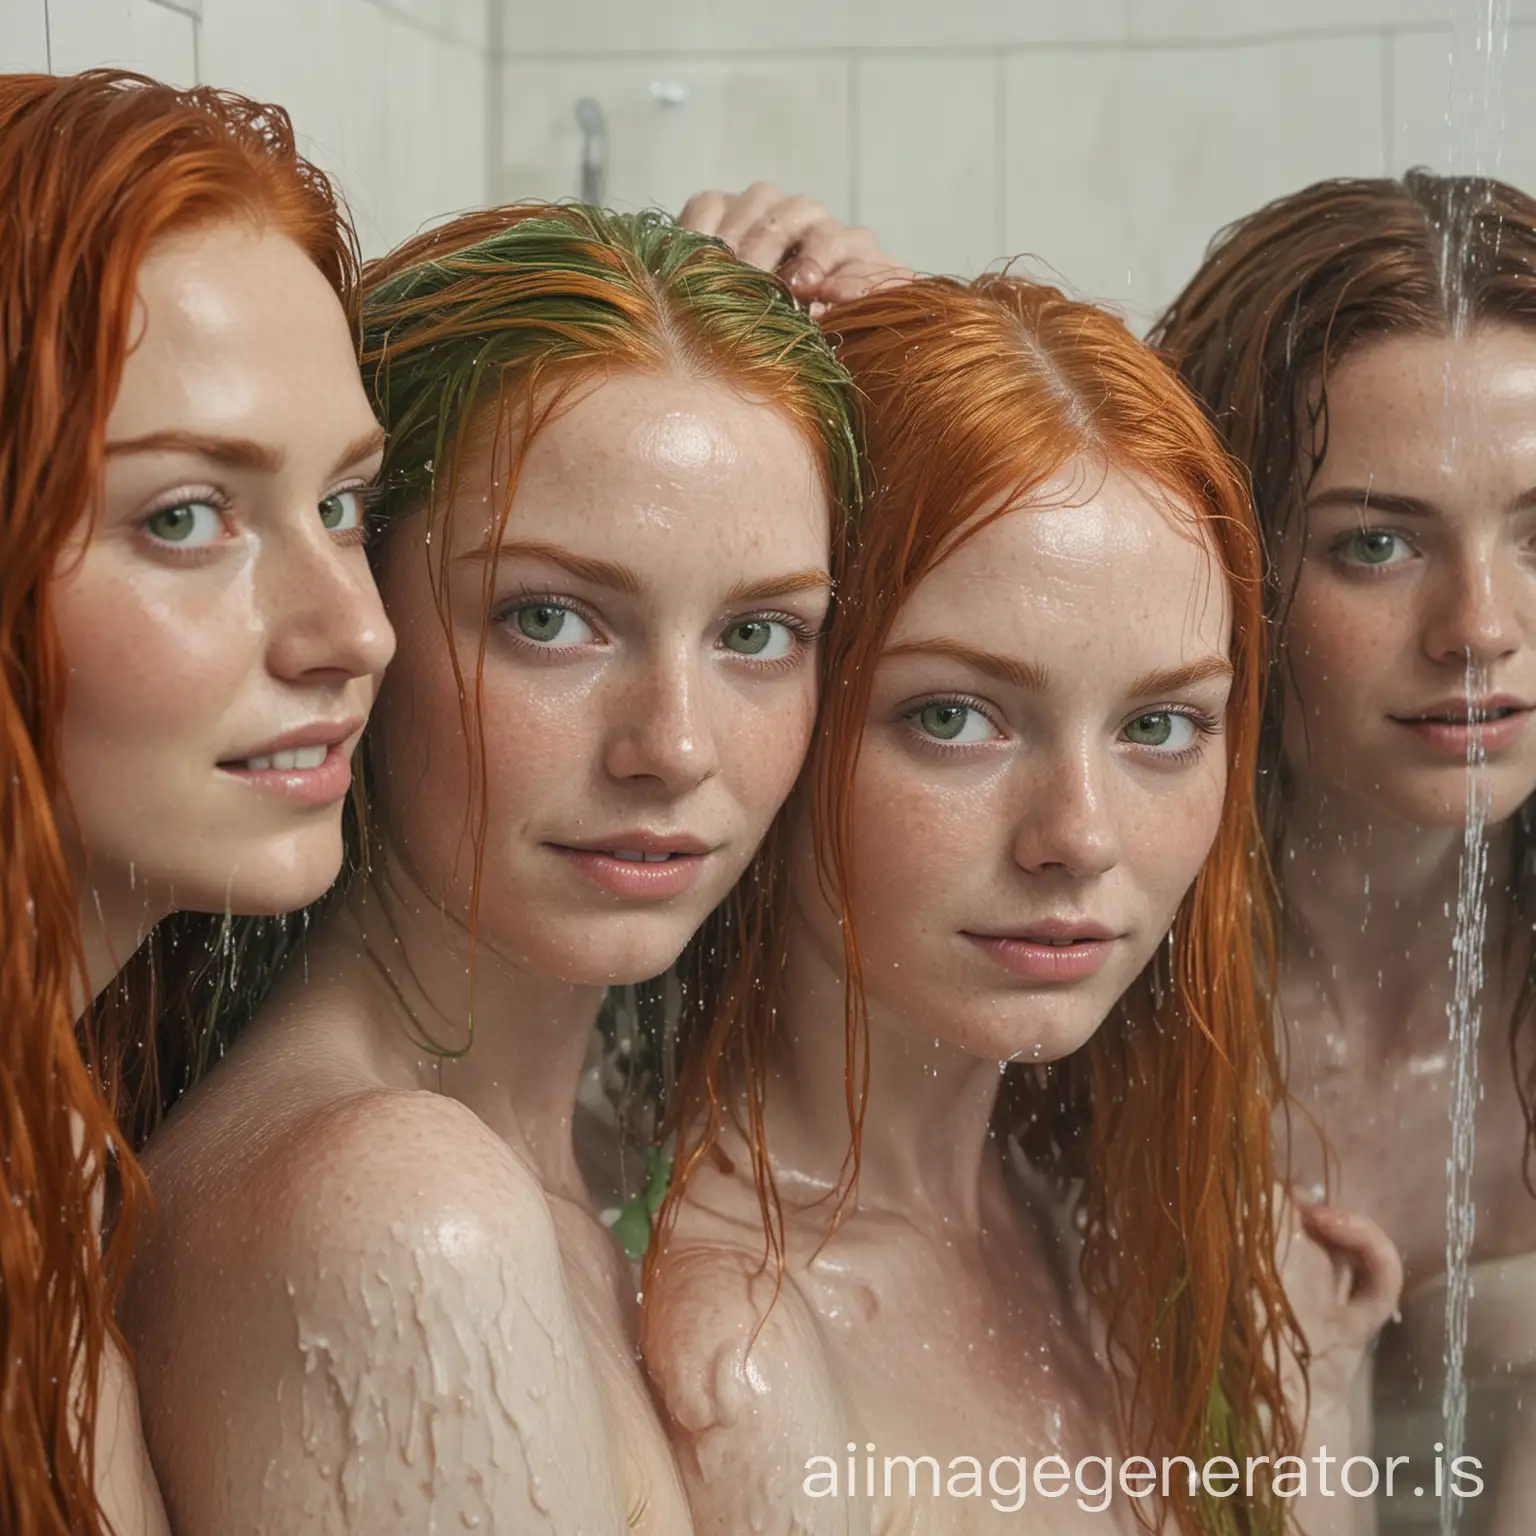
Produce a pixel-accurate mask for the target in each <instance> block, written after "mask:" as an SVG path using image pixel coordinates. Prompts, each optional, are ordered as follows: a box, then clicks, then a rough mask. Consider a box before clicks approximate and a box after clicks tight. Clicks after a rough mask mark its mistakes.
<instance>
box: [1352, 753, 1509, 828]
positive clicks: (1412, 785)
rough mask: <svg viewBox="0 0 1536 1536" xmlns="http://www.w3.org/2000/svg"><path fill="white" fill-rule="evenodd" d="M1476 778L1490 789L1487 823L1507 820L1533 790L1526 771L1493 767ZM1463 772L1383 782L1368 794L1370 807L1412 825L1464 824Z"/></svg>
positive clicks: (1443, 771) (1456, 769)
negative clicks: (1372, 792) (1373, 791)
mask: <svg viewBox="0 0 1536 1536" xmlns="http://www.w3.org/2000/svg"><path fill="white" fill-rule="evenodd" d="M1479 777H1480V778H1481V779H1482V782H1483V785H1484V786H1485V789H1484V793H1485V794H1487V793H1488V792H1489V791H1491V800H1490V802H1489V805H1488V825H1490V826H1497V825H1498V824H1499V823H1500V822H1503V821H1508V820H1509V818H1510V817H1511V816H1513V815H1514V814H1515V813H1516V812H1517V811H1518V810H1519V809H1520V807H1521V806H1522V805H1524V804H1525V802H1526V801H1527V800H1528V799H1530V798H1531V796H1532V794H1533V793H1536V784H1533V783H1532V782H1531V778H1530V776H1529V774H1527V773H1523V772H1517V771H1516V770H1514V769H1504V768H1497V767H1496V768H1493V769H1491V770H1489V771H1487V772H1485V773H1483V774H1480V775H1479ZM1467 788H1468V785H1467V773H1466V770H1465V769H1464V768H1461V767H1454V768H1445V769H1439V770H1435V771H1433V772H1429V773H1420V774H1414V775H1412V776H1411V777H1404V778H1399V779H1396V780H1395V781H1392V780H1388V781H1386V782H1383V783H1382V785H1381V786H1380V788H1378V789H1377V790H1376V791H1375V793H1374V794H1372V795H1371V796H1369V797H1368V802H1367V803H1368V804H1369V806H1370V808H1371V809H1372V810H1375V811H1377V812H1385V813H1386V814H1387V815H1389V816H1392V817H1395V818H1396V819H1398V820H1400V821H1406V822H1408V823H1410V824H1411V825H1413V826H1419V827H1426V828H1428V827H1434V828H1452V827H1456V828H1459V827H1465V826H1466V824H1467Z"/></svg>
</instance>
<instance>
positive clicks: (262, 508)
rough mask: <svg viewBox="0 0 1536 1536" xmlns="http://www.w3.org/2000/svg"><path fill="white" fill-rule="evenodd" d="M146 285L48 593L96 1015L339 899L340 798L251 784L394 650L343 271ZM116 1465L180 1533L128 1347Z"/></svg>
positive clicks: (102, 1474)
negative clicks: (148, 1437) (168, 921)
mask: <svg viewBox="0 0 1536 1536" xmlns="http://www.w3.org/2000/svg"><path fill="white" fill-rule="evenodd" d="M137 293H138V304H137V307H136V311H135V333H134V340H135V342H136V345H135V346H134V348H133V350H132V351H131V352H130V354H129V356H128V359H127V362H126V364H125V367H124V370H123V376H122V381H121V384H120V386H119V391H118V396H117V399H116V401H115V403H114V405H113V408H112V411H111V413H110V415H109V418H108V422H107V432H106V447H107V464H106V471H105V477H104V482H103V485H102V490H101V496H100V501H99V504H98V505H97V506H96V507H95V508H94V509H93V518H92V520H91V521H90V522H89V523H88V524H86V525H85V526H83V527H82V530H81V534H80V536H79V538H78V539H77V540H76V541H75V543H74V545H73V546H72V547H71V548H70V549H69V550H68V552H67V553H66V555H65V557H64V559H63V560H62V561H61V563H60V566H59V569H58V572H57V574H56V576H55V580H54V587H53V592H52V598H53V602H54V605H55V606H54V613H55V622H56V624H57V626H58V632H59V638H60V641H61V644H62V646H63V650H64V655H65V658H66V662H67V665H68V669H69V674H68V691H67V694H66V704H65V711H64V717H63V721H62V740H63V754H64V766H65V784H66V787H67V790H68V793H69V802H70V808H71V810H72V813H73V814H72V816H71V817H62V818H61V834H62V836H63V838H64V843H65V849H66V852H67V854H68V857H69V860H70V864H71V867H72V869H73V870H74V871H75V876H76V883H77V889H78V895H79V913H80V927H81V936H82V940H83V947H84V951H85V958H86V967H87V973H86V975H85V977H84V978H83V986H82V989H81V997H80V1000H79V1001H80V1005H81V1006H82V1007H83V1005H84V1001H85V997H86V996H87V995H96V994H99V993H100V992H101V991H102V990H103V989H104V988H105V987H106V986H107V985H108V983H109V982H110V981H111V980H112V979H113V977H114V976H115V975H116V974H117V972H118V970H119V968H120V967H121V965H122V964H123V962H124V961H126V960H127V959H128V957H129V956H130V955H131V954H132V953H133V951H134V950H135V949H136V948H138V946H139V944H140V943H141V942H142V941H143V939H144V937H145V936H146V935H147V934H148V932H149V930H150V929H151V928H152V927H153V926H154V924H155V923H157V922H159V921H160V919H161V918H163V917H165V916H167V915H168V914H169V913H171V912H172V911H174V910H177V909H193V910H213V911H224V910H232V911H235V912H277V911H284V910H287V909H288V908H290V907H293V906H297V905H300V904H302V903H304V902H306V901H309V900H312V899H314V897H315V896H316V895H318V894H320V893H321V892H323V891H324V890H325V888H326V886H327V885H328V884H329V883H330V882H331V880H333V879H334V878H335V873H336V870H337V868H338V867H339V864H340V857H341V832H340V814H341V796H340V795H339V794H338V795H336V796H334V797H331V798H329V799H324V798H319V797H317V796H316V795H315V794H313V793H310V792H309V791H308V788H307V786H306V782H305V781H307V780H312V779H313V778H314V777H315V776H314V775H313V774H306V773H304V772H295V773H293V774H291V775H288V777H289V778H290V779H292V780H294V781H296V782H297V785H298V787H299V788H300V789H301V791H303V793H302V795H301V797H296V796H295V795H294V794H293V793H292V788H293V786H290V787H289V789H288V790H283V789H274V788H272V787H271V786H270V785H263V784H260V783H257V782H253V781H252V778H251V776H250V775H249V774H247V773H244V772H243V771H242V768H241V765H240V762H239V760H240V759H243V758H246V757H248V756H249V755H250V754H251V753H252V752H253V751H255V750H257V749H258V748H259V747H261V746H263V745H265V744H267V743H268V742H269V741H270V740H271V739H273V738H276V737H278V736H280V735H282V734H284V733H287V732H291V731H293V730H294V729H296V728H303V727H312V726H314V725H316V724H317V723H320V724H321V725H322V726H323V725H328V724H332V723H334V722H337V721H342V722H346V721H350V720H355V721H356V728H357V729H359V730H360V728H361V723H362V720H363V718H365V717H366V715H367V712H368V707H369V705H370V704H371V702H372V698H373V693H374V688H375V685H376V682H377V674H378V673H379V672H381V671H382V669H383V667H384V665H385V664H386V663H387V661H388V660H389V656H390V654H391V652H392V650H393V646H394V637H393V634H392V632H391V630H390V628H389V625H388V622H387V621H386V620H385V618H384V613H383V609H382V607H381V605H380V603H379V598H378V593H377V591H376V590H375V588H374V584H373V580H372V578H371V576H370V575H369V573H368V569H367V564H366V561H365V560H364V558H363V554H362V550H361V548H360V546H359V541H358V539H357V537H356V536H355V535H353V536H351V537H349V535H348V530H349V529H352V528H355V527H356V525H357V523H358V521H359V519H360V514H361V501H360V493H361V490H362V488H363V487H364V486H366V484H367V483H368V481H369V480H370V479H371V477H372V476H373V474H374V473H375V471H376V470H377V467H378V459H379V450H380V446H381V438H380V434H379V431H378V427H377V424H376V423H375V422H374V420H373V416H372V413H371V411H370V410H369V407H368V402H367V399H366V397H365V396H364V394H363V392H362V387H361V384H360V383H359V381H358V377H357V365H356V360H355V356H354V354H353V351H352V348H351V343H350V338H349V336H348V331H347V324H346V319H345V317H344V315H343V314H342V310H341V306H340V304H339V303H338V302H337V300H336V297H335V295H334V294H333V293H332V292H331V290H330V288H329V287H328V286H327V284H326V282H325V280H324V278H323V277H322V276H321V275H320V273H319V272H318V271H317V270H316V269H315V268H314V266H313V265H312V263H311V262H310V261H309V260H308V258H307V257H305V256H304V254H303V253H302V252H301V251H300V250H299V249H298V248H297V247H296V246H295V245H294V244H293V243H292V242H291V241H289V240H287V239H285V238H283V237H281V236H278V235H274V234H258V233H257V232H256V231H254V230H252V229H250V228H247V227H245V226H239V225H228V226H226V225H215V226H210V227H208V228H205V229H199V230H194V231H190V232H188V233H185V234H181V235H177V236H175V237H171V238H166V239H164V240H162V241H161V242H159V243H158V244H157V245H155V246H153V247H152V248H151V249H150V251H149V253H148V254H147V255H146V257H145V259H144V261H143V263H142V264H141V266H140V268H139V272H138V276H137ZM341 739H343V738H340V737H339V738H338V740H341ZM97 1209H98V1223H99V1220H100V1204H99V1201H98V1208H97ZM96 1457H97V1478H98V1489H97V1491H98V1495H99V1497H100V1499H101V1502H102V1508H103V1511H104V1513H105V1514H106V1516H107V1518H108V1520H109V1521H110V1522H111V1526H112V1529H113V1530H115V1531H116V1532H117V1533H118V1536H161V1533H164V1532H166V1531H167V1530H168V1526H167V1523H166V1514H165V1508H164V1505H163V1503H162V1500H161V1496H160V1491H159V1489H158V1487H157V1485H156V1481H155V1476H154V1473H153V1472H152V1470H151V1468H150V1463H149V1458H148V1455H147V1454H146V1450H145V1444H144V1436H143V1433H142V1431H141V1428H140V1414H139V1402H138V1398H137V1396H136V1393H135V1390H134V1379H133V1372H132V1369H131V1368H130V1366H129V1364H128V1362H127V1360H126V1359H125V1358H124V1357H123V1355H122V1354H121V1353H120V1352H119V1351H118V1350H117V1349H116V1348H115V1347H112V1346H110V1345H109V1350H108V1355H107V1358H106V1361H105V1365H104V1369H103V1378H102V1383H101V1397H100V1410H99V1417H98V1421H97V1436H96Z"/></svg>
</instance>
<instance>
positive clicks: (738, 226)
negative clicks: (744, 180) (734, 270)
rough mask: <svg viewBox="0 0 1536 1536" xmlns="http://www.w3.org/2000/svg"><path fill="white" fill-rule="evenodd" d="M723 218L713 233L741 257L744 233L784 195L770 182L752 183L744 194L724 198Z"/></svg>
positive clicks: (739, 193) (780, 201)
mask: <svg viewBox="0 0 1536 1536" xmlns="http://www.w3.org/2000/svg"><path fill="white" fill-rule="evenodd" d="M725 201H726V209H725V216H724V217H723V218H722V219H721V220H720V228H719V229H717V230H716V231H715V233H716V234H717V235H719V236H720V238H721V239H722V240H724V241H725V243H726V244H727V245H728V246H730V248H731V249H732V250H733V251H735V252H736V254H737V255H738V256H740V255H741V243H742V241H743V239H744V238H745V237H746V233H747V231H748V230H749V229H751V228H752V226H753V225H754V224H756V223H757V221H758V220H759V219H760V218H762V216H763V215H764V214H765V213H767V212H768V210H769V209H770V208H772V207H773V205H774V204H775V203H782V202H783V201H784V194H783V192H781V191H780V190H779V188H778V187H776V186H774V184H773V183H772V182H771V181H754V182H753V183H752V185H751V186H750V187H748V188H747V190H746V191H745V192H738V193H737V194H736V196H735V197H728V198H726V200H725ZM743 259H745V258H743Z"/></svg>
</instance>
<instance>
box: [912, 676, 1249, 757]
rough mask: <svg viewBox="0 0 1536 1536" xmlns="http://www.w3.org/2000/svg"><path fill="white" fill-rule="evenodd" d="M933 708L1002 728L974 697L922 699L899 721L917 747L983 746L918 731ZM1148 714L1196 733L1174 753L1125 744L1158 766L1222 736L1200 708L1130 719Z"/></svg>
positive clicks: (1167, 709) (1167, 707)
mask: <svg viewBox="0 0 1536 1536" xmlns="http://www.w3.org/2000/svg"><path fill="white" fill-rule="evenodd" d="M935 705H938V706H939V707H940V708H949V709H973V710H975V711H976V713H977V714H978V715H981V716H982V717H983V718H984V719H986V720H987V721H988V722H989V723H990V724H991V726H992V728H993V729H994V730H998V731H1001V730H1003V729H1004V727H1003V725H1002V724H1001V722H999V720H998V719H997V717H996V716H995V715H994V714H993V713H992V711H991V710H990V709H988V708H987V706H986V705H985V704H984V703H983V702H982V701H981V700H980V699H977V698H972V697H971V696H969V695H967V694H958V693H957V694H950V695H947V696H945V697H942V698H932V699H924V700H923V701H922V702H921V703H920V704H914V705H913V706H912V707H911V708H910V709H905V710H903V711H902V719H904V720H905V721H907V722H908V725H909V728H910V730H911V733H912V735H913V737H914V738H915V739H916V740H917V742H918V744H919V745H921V746H923V747H926V748H929V749H930V750H932V751H935V752H941V753H944V754H945V755H948V754H950V753H953V752H969V751H974V750H975V749H976V748H977V747H979V746H983V745H985V743H983V742H978V741H972V742H958V743H956V742H947V741H940V740H939V739H938V738H937V737H934V736H930V735H929V734H928V733H927V732H926V731H924V730H920V729H919V728H918V725H917V717H918V716H919V715H920V714H922V712H923V711H924V710H925V709H932V708H933V707H934V706H935ZM1147 715H1178V716H1180V717H1181V718H1182V719H1185V720H1188V721H1189V722H1190V724H1191V725H1193V726H1194V728H1195V730H1196V732H1197V733H1198V734H1197V736H1196V739H1195V741H1194V742H1193V743H1192V744H1191V745H1189V746H1187V747H1180V748H1178V749H1177V750H1176V751H1173V752H1167V751H1163V750H1161V749H1159V748H1157V747H1140V748H1138V747H1137V745H1136V743H1135V742H1129V743H1127V745H1129V746H1130V747H1132V748H1133V750H1138V751H1140V752H1142V753H1144V754H1145V755H1146V756H1149V757H1153V758H1155V759H1156V760H1157V761H1158V762H1160V763H1189V762H1193V761H1194V760H1195V759H1196V758H1198V757H1199V756H1200V755H1201V753H1202V752H1204V750H1205V746H1206V743H1207V742H1208V741H1209V740H1210V739H1211V738H1212V737H1214V736H1219V735H1221V731H1222V722H1221V721H1220V720H1218V719H1217V718H1216V717H1215V716H1214V715H1209V714H1207V713H1206V712H1205V711H1204V710H1203V709H1195V708H1193V707H1192V706H1189V705H1172V704H1160V705H1157V706H1155V707H1154V708H1152V709H1141V710H1138V711H1137V712H1136V713H1135V714H1134V715H1132V716H1131V719H1132V720H1140V719H1143V718H1144V717H1145V716H1147Z"/></svg>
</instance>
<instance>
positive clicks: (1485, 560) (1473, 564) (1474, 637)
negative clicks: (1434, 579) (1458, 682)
mask: <svg viewBox="0 0 1536 1536" xmlns="http://www.w3.org/2000/svg"><path fill="white" fill-rule="evenodd" d="M1518 564H1519V562H1517V561H1514V560H1511V559H1510V558H1509V555H1508V553H1507V551H1504V550H1500V549H1490V550H1488V551H1487V552H1486V553H1478V554H1476V555H1468V556H1466V557H1465V558H1463V559H1461V560H1459V561H1457V562H1456V564H1455V565H1454V566H1451V567H1449V568H1448V569H1447V570H1446V572H1445V573H1444V576H1443V577H1442V579H1441V582H1440V583H1439V585H1438V588H1437V590H1436V591H1435V592H1434V594H1433V597H1432V600H1431V607H1430V610H1429V614H1428V616H1427V623H1426V624H1425V626H1424V649H1425V652H1426V653H1427V655H1428V656H1429V658H1430V660H1432V661H1434V662H1437V663H1442V664H1444V663H1452V664H1455V665H1459V666H1465V665H1467V664H1468V663H1469V662H1470V663H1473V664H1476V665H1478V666H1482V667H1487V666H1490V665H1492V664H1493V663H1494V662H1496V661H1501V660H1503V659H1504V658H1505V657H1507V656H1509V655H1510V654H1511V653H1512V652H1514V651H1516V650H1518V649H1519V647H1520V645H1521V636H1522V631H1523V628H1524V624H1523V622H1522V618H1521V615H1520V612H1519V602H1518V595H1519V594H1518V592H1517V586H1518V583H1519V582H1520V580H1521V577H1520V574H1519V572H1518V570H1517V569H1516V567H1517V566H1518ZM1524 580H1525V582H1526V584H1527V585H1528V584H1529V578H1528V577H1526V578H1524Z"/></svg>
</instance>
